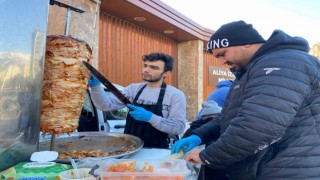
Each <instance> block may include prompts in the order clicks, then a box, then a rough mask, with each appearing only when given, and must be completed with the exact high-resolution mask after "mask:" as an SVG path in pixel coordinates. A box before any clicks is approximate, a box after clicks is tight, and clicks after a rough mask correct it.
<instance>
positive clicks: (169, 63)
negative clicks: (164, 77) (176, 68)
mask: <svg viewBox="0 0 320 180" xmlns="http://www.w3.org/2000/svg"><path fill="white" fill-rule="evenodd" d="M142 60H143V62H146V61H157V60H161V61H163V62H164V72H167V71H172V69H173V58H172V57H171V56H169V55H167V54H164V53H159V52H157V53H151V54H146V55H144V56H142Z"/></svg>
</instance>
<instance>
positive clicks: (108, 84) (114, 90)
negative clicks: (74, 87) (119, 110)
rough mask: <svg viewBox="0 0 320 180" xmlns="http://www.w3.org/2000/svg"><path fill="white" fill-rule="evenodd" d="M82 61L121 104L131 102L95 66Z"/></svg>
mask: <svg viewBox="0 0 320 180" xmlns="http://www.w3.org/2000/svg"><path fill="white" fill-rule="evenodd" d="M82 63H83V64H84V65H85V66H86V68H88V69H89V71H90V72H91V73H92V74H93V75H94V76H95V77H96V78H97V79H98V80H99V81H100V82H101V83H102V84H103V85H104V86H105V87H106V88H107V89H108V90H109V91H110V92H111V93H112V94H114V95H115V96H116V97H117V98H118V99H119V100H120V101H121V102H122V103H123V104H125V105H127V104H132V103H131V102H130V100H129V99H128V98H127V97H126V96H124V95H123V94H122V93H121V91H119V90H118V89H117V88H116V87H115V86H114V85H113V84H112V83H111V82H110V81H109V80H108V79H107V78H105V77H104V76H103V75H102V74H101V73H100V72H99V71H98V70H97V69H96V68H94V67H93V66H91V65H90V64H89V63H87V62H86V61H82Z"/></svg>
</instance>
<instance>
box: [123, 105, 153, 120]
mask: <svg viewBox="0 0 320 180" xmlns="http://www.w3.org/2000/svg"><path fill="white" fill-rule="evenodd" d="M127 106H128V108H130V109H132V111H130V112H129V114H130V115H131V116H132V117H133V118H134V119H135V120H138V121H144V122H148V121H149V120H150V119H151V117H152V112H150V111H147V110H145V109H144V108H142V107H138V106H134V105H132V104H127Z"/></svg>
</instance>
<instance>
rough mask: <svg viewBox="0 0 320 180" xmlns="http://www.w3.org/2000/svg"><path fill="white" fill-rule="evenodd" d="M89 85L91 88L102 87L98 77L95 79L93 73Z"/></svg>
mask: <svg viewBox="0 0 320 180" xmlns="http://www.w3.org/2000/svg"><path fill="white" fill-rule="evenodd" d="M88 84H89V86H90V87H93V86H98V85H100V84H101V82H100V81H99V80H98V79H97V78H96V77H94V75H93V74H92V73H90V79H89V80H88Z"/></svg>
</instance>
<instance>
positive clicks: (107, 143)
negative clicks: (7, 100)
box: [39, 132, 143, 159]
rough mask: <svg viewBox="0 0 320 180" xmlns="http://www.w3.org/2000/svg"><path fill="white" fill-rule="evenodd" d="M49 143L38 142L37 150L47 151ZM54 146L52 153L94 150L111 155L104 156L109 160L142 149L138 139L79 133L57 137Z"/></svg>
mask: <svg viewBox="0 0 320 180" xmlns="http://www.w3.org/2000/svg"><path fill="white" fill-rule="evenodd" d="M50 143H51V141H50V139H42V140H40V143H39V150H40V151H45V150H49V149H50ZM54 144H55V146H54V147H55V148H54V151H58V152H59V151H66V152H71V151H72V150H92V149H94V150H101V151H102V152H106V153H110V154H111V155H108V156H105V157H110V158H120V157H123V156H126V155H129V154H132V153H135V152H137V151H138V150H140V149H141V148H142V147H143V141H142V140H141V139H140V138H139V137H136V136H132V135H129V134H122V133H103V132H80V133H72V134H71V135H70V136H68V135H63V136H58V137H57V138H56V140H55V143H54ZM127 149H130V151H126V150H127ZM59 159H63V158H59ZM73 159H80V158H73Z"/></svg>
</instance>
